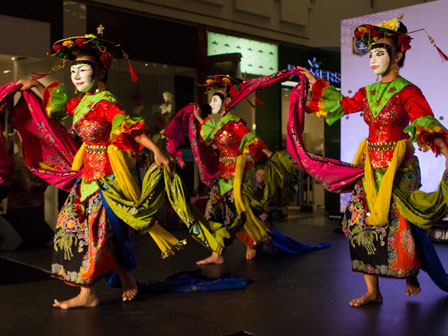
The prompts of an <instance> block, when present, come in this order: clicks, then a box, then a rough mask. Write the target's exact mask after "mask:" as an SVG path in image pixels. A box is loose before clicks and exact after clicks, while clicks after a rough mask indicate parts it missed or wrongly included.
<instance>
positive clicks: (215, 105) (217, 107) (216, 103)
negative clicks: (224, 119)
mask: <svg viewBox="0 0 448 336" xmlns="http://www.w3.org/2000/svg"><path fill="white" fill-rule="evenodd" d="M210 107H211V108H212V113H213V114H217V113H219V111H221V107H222V99H221V97H220V96H218V95H214V96H213V97H212V101H211V102H210Z"/></svg>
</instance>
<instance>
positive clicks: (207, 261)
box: [196, 252, 224, 265]
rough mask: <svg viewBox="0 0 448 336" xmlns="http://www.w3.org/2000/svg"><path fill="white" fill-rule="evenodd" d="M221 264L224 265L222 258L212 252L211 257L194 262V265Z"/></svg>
mask: <svg viewBox="0 0 448 336" xmlns="http://www.w3.org/2000/svg"><path fill="white" fill-rule="evenodd" d="M222 263H224V257H223V256H222V255H219V254H218V253H216V252H212V255H211V256H210V257H208V258H205V259H202V260H199V261H196V265H207V264H222Z"/></svg>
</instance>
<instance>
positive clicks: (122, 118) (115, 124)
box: [111, 114, 144, 132]
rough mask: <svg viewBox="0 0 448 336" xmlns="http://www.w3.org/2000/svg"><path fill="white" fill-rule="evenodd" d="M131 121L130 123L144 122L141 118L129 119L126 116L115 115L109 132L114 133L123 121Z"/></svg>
mask: <svg viewBox="0 0 448 336" xmlns="http://www.w3.org/2000/svg"><path fill="white" fill-rule="evenodd" d="M128 119H130V120H132V121H136V122H137V121H144V120H143V118H141V117H131V116H129V115H127V114H117V115H116V116H115V117H114V119H113V120H112V129H111V132H113V131H115V130H116V129H117V128H118V127H120V126H121V124H122V123H123V121H125V120H128Z"/></svg>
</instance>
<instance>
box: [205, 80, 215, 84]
mask: <svg viewBox="0 0 448 336" xmlns="http://www.w3.org/2000/svg"><path fill="white" fill-rule="evenodd" d="M214 82H215V80H213V79H207V80H206V81H205V84H207V85H212V84H213V83H214Z"/></svg>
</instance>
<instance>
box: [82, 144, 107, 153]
mask: <svg viewBox="0 0 448 336" xmlns="http://www.w3.org/2000/svg"><path fill="white" fill-rule="evenodd" d="M85 151H86V152H87V153H107V146H101V145H95V146H90V145H86V147H85Z"/></svg>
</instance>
